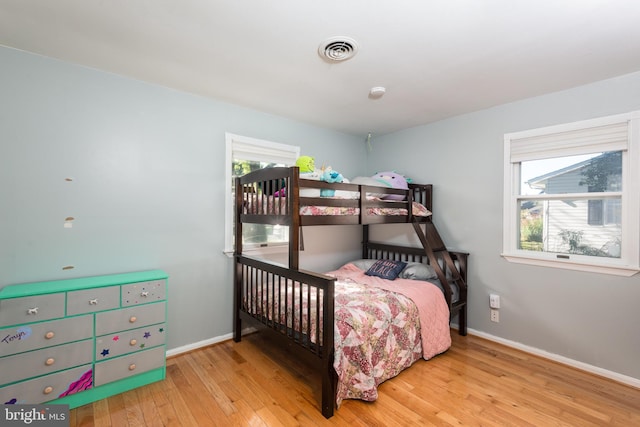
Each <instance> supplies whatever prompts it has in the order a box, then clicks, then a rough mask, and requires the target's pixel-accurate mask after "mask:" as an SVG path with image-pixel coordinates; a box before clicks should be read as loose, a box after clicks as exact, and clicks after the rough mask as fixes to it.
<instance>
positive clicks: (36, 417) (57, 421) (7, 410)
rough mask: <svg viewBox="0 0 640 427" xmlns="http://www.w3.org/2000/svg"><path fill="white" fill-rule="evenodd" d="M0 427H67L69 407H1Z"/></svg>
mask: <svg viewBox="0 0 640 427" xmlns="http://www.w3.org/2000/svg"><path fill="white" fill-rule="evenodd" d="M0 425H2V426H25V425H28V426H46V427H68V426H69V405H2V414H0Z"/></svg>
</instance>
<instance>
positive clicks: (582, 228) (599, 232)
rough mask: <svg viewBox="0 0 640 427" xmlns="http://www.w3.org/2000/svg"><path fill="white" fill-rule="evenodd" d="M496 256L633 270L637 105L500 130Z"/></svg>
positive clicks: (638, 211) (639, 240)
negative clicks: (499, 246) (499, 245)
mask: <svg viewBox="0 0 640 427" xmlns="http://www.w3.org/2000/svg"><path fill="white" fill-rule="evenodd" d="M504 147H505V169H504V220H505V221H504V227H505V230H504V241H503V256H504V257H505V258H506V259H507V260H509V261H512V262H520V263H526V264H535V265H544V266H551V267H560V268H567V269H575V270H583V271H597V272H602V273H609V274H618V275H626V276H631V275H633V274H635V273H637V272H638V271H640V266H639V264H640V255H639V254H640V250H639V246H640V207H639V205H640V197H639V195H640V182H639V181H640V152H639V150H640V112H633V113H629V114H621V115H616V116H610V117H603V118H599V119H593V120H586V121H582V122H576V123H570V124H566V125H559V126H552V127H548V128H542V129H534V130H529V131H524V132H517V133H510V134H506V135H505V139H504Z"/></svg>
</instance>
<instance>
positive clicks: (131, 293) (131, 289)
mask: <svg viewBox="0 0 640 427" xmlns="http://www.w3.org/2000/svg"><path fill="white" fill-rule="evenodd" d="M165 289H166V281H165V280H151V281H149V282H140V283H131V284H130V285H123V286H122V306H123V307H128V306H130V305H136V304H144V303H147V302H156V301H162V300H163V299H166V296H165V293H166V292H165Z"/></svg>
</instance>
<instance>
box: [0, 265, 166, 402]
mask: <svg viewBox="0 0 640 427" xmlns="http://www.w3.org/2000/svg"><path fill="white" fill-rule="evenodd" d="M167 278H168V276H167V274H166V273H165V272H164V271H161V270H153V271H141V272H134V273H124V274H114V275H108V276H95V277H85V278H77V279H69V280H57V281H50V282H38V283H25V284H19V285H11V286H6V287H4V288H3V289H1V290H0V403H9V404H11V403H18V404H19V403H30V404H37V403H44V402H50V403H64V404H68V405H69V407H70V408H75V407H78V406H81V405H84V404H86V403H90V402H93V401H96V400H99V399H103V398H105V397H108V396H111V395H114V394H117V393H122V392H123V391H127V390H131V389H133V388H136V387H140V386H142V385H146V384H150V383H152V382H155V381H159V380H163V379H164V378H165V375H166V361H165V354H166V347H165V345H166V334H167V332H166V331H167V327H166V313H167V301H166V300H167Z"/></svg>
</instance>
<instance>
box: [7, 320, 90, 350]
mask: <svg viewBox="0 0 640 427" xmlns="http://www.w3.org/2000/svg"><path fill="white" fill-rule="evenodd" d="M92 336H93V316H92V315H85V316H79V317H70V318H67V319H60V320H50V321H48V322H41V323H31V324H28V325H22V326H13V327H10V328H4V329H0V357H2V356H9V355H11V354H16V353H22V352H24V351H29V350H35V349H37V348H42V347H49V346H52V345H59V344H64V343H67V342H69V341H78V340H83V339H86V338H91V337H92Z"/></svg>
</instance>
